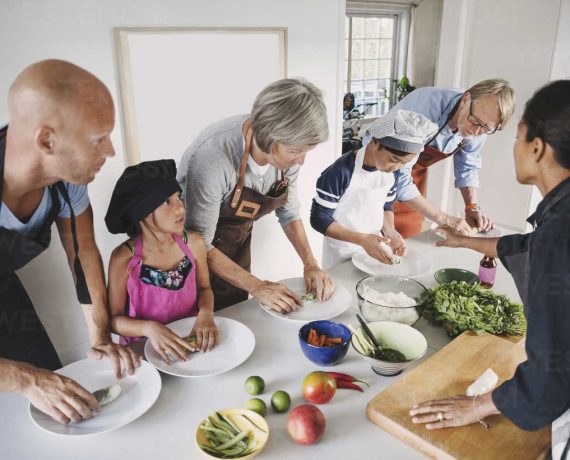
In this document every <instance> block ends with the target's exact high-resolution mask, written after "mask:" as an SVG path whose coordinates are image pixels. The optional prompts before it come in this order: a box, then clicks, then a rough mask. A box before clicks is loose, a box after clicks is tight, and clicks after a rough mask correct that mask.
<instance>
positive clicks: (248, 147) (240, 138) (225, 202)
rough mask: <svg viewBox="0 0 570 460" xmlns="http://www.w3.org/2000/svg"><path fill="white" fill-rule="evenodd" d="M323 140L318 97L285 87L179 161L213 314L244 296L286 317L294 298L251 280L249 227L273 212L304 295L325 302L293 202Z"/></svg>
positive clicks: (311, 90) (287, 83)
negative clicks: (204, 253)
mask: <svg viewBox="0 0 570 460" xmlns="http://www.w3.org/2000/svg"><path fill="white" fill-rule="evenodd" d="M327 137H328V125H327V116H326V107H325V105H324V103H323V99H322V95H321V92H320V90H319V89H317V88H316V87H315V86H314V85H312V84H311V83H309V82H307V81H305V80H302V79H283V80H279V81H276V82H274V83H272V84H270V85H269V86H267V87H266V88H265V89H264V90H263V91H261V93H260V94H259V95H258V96H257V98H256V99H255V102H254V104H253V108H252V111H251V114H248V115H238V116H235V117H231V118H227V119H225V120H222V121H220V122H217V123H214V124H213V125H211V126H209V127H208V128H206V129H205V130H204V131H202V132H201V133H200V134H199V135H198V137H197V139H196V140H195V141H194V142H193V143H192V144H191V145H190V147H188V149H187V150H186V152H185V153H184V155H183V156H182V162H181V165H180V168H179V170H178V171H179V173H178V181H179V182H180V184H181V186H182V189H183V194H184V198H185V203H186V227H187V228H188V229H189V230H192V231H195V232H198V233H200V234H201V235H202V237H203V238H204V241H205V243H206V247H207V250H208V265H209V268H210V273H211V278H212V279H211V284H212V288H213V290H214V298H215V305H216V309H219V308H223V307H227V306H229V305H233V304H234V303H237V302H241V301H243V300H246V299H247V297H248V293H249V294H251V295H252V296H254V297H255V298H257V299H258V300H259V301H260V302H261V303H262V304H264V305H267V306H268V307H270V308H272V309H274V310H276V311H279V312H282V313H287V312H291V311H294V310H296V309H297V308H299V306H300V299H299V297H298V296H297V295H296V294H295V293H293V292H292V291H291V290H289V289H288V288H287V287H285V286H284V285H282V284H279V283H273V282H270V281H263V280H261V279H259V278H257V277H255V276H254V275H252V274H251V273H250V262H251V252H250V244H251V231H252V228H253V222H254V221H256V220H257V219H259V218H261V217H263V216H264V215H266V214H269V213H271V212H272V211H275V213H276V214H277V217H278V218H279V223H280V224H281V227H282V228H283V231H284V232H285V234H286V235H287V238H288V239H289V241H291V244H292V245H293V247H294V248H295V250H296V251H297V253H298V254H299V257H300V258H301V260H302V261H303V265H304V277H305V282H306V285H307V292H311V291H315V292H316V295H317V298H318V299H319V300H321V299H327V298H329V297H330V295H331V294H332V292H333V291H334V284H333V282H332V280H331V279H330V278H329V276H328V275H327V274H326V273H325V272H323V271H322V270H321V268H320V267H319V265H318V263H317V261H316V260H315V258H314V256H313V253H312V251H311V248H310V246H309V242H308V240H307V236H306V233H305V227H304V226H303V223H302V221H301V217H300V213H299V210H300V205H299V200H298V199H297V177H298V174H299V168H300V166H302V165H303V163H304V161H305V155H306V154H307V152H309V151H310V150H311V149H313V148H314V147H315V146H316V145H317V144H319V143H321V142H323V141H325V140H326V139H327Z"/></svg>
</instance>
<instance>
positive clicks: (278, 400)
mask: <svg viewBox="0 0 570 460" xmlns="http://www.w3.org/2000/svg"><path fill="white" fill-rule="evenodd" d="M290 406H291V396H289V393H287V392H286V391H283V390H279V391H276V392H275V393H273V395H272V396H271V407H272V408H273V410H274V411H275V412H277V413H278V414H282V413H283V412H287V411H288V410H289V407H290Z"/></svg>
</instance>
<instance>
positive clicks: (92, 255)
mask: <svg viewBox="0 0 570 460" xmlns="http://www.w3.org/2000/svg"><path fill="white" fill-rule="evenodd" d="M79 260H80V262H81V267H82V268H83V273H84V274H85V281H86V282H87V286H88V288H89V295H90V297H91V304H82V305H81V309H82V311H83V316H84V318H85V322H86V323H87V330H88V331H89V340H90V342H91V345H95V344H98V343H105V342H109V341H110V340H111V335H110V327H109V326H110V325H109V311H108V309H107V290H106V287H105V277H104V271H103V261H102V260H101V255H100V254H99V250H98V249H96V248H95V249H91V250H81V251H80V252H79Z"/></svg>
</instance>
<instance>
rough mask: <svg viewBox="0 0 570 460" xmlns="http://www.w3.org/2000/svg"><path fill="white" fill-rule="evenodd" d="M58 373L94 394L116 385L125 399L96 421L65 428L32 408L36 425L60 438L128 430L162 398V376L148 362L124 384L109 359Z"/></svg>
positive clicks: (105, 409)
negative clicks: (128, 426)
mask: <svg viewBox="0 0 570 460" xmlns="http://www.w3.org/2000/svg"><path fill="white" fill-rule="evenodd" d="M56 372H57V373H58V374H61V375H65V376H66V377H69V378H71V379H73V380H75V381H76V382H77V383H79V384H80V385H81V386H83V387H84V388H85V389H86V390H88V391H91V392H93V391H96V390H99V389H101V388H105V387H108V386H109V385H112V384H113V383H119V385H121V395H120V396H119V398H118V399H117V400H116V401H114V402H112V403H111V404H109V405H108V406H105V407H102V408H101V412H100V413H99V414H97V415H96V416H95V417H93V418H91V419H89V420H85V421H83V422H79V423H70V424H69V425H62V424H61V423H59V422H56V421H55V420H54V419H52V418H51V417H50V416H49V415H46V414H44V413H43V412H41V411H39V410H38V409H36V408H35V407H34V406H32V405H31V404H30V408H29V413H30V417H31V419H32V421H33V422H34V423H35V424H36V425H37V426H39V427H40V428H41V429H43V430H45V431H48V432H50V433H54V434H58V435H71V436H76V435H91V434H96V433H105V432H107V431H111V430H114V429H116V428H119V427H121V426H124V425H126V424H127V423H130V422H132V421H133V420H135V419H137V418H138V417H140V416H141V415H143V414H144V413H145V412H146V411H147V410H148V409H150V407H151V406H152V405H153V404H154V402H155V401H156V398H158V395H159V394H160V388H161V386H162V381H161V379H160V374H159V373H158V372H157V371H156V369H155V368H154V367H152V366H151V365H150V364H148V363H147V362H145V361H141V365H140V367H139V368H137V369H136V371H135V373H134V375H131V376H127V377H123V378H122V379H120V380H117V378H116V377H115V372H114V371H113V368H112V366H111V362H110V361H109V360H107V359H104V360H101V361H97V360H95V359H83V360H81V361H76V362H74V363H71V364H68V365H67V366H65V367H62V368H61V369H59V370H57V371H56Z"/></svg>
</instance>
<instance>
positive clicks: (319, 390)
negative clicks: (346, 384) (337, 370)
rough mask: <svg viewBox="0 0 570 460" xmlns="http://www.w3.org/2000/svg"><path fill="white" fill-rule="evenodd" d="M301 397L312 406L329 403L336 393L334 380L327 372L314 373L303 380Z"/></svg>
mask: <svg viewBox="0 0 570 460" xmlns="http://www.w3.org/2000/svg"><path fill="white" fill-rule="evenodd" d="M302 389H303V396H304V397H305V399H306V400H307V401H309V402H310V403H313V404H324V403H327V402H329V401H330V400H331V399H332V398H333V397H334V395H335V393H336V382H335V379H334V378H333V377H332V376H331V375H330V374H329V373H328V372H321V371H315V372H311V373H310V374H308V375H307V376H306V377H305V379H304V380H303V386H302Z"/></svg>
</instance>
